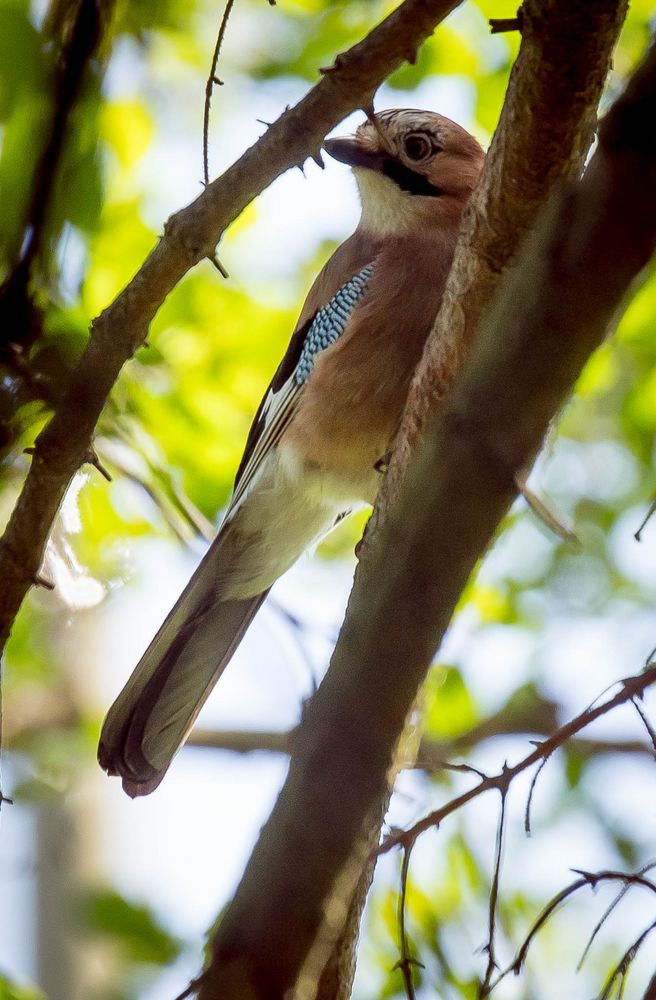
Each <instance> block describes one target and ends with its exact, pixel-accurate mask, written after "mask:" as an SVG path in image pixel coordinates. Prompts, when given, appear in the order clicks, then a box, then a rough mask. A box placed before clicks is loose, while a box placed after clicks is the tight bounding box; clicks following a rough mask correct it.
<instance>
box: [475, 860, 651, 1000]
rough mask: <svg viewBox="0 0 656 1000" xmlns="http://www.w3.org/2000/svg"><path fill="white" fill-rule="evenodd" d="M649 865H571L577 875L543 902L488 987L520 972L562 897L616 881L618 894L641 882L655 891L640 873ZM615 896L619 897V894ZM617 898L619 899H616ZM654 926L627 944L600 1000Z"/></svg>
mask: <svg viewBox="0 0 656 1000" xmlns="http://www.w3.org/2000/svg"><path fill="white" fill-rule="evenodd" d="M649 867H653V866H647V868H645V869H643V870H642V871H640V872H636V873H631V872H617V871H599V872H586V871H582V870H577V869H573V871H574V872H575V874H577V875H580V878H578V879H576V880H575V881H574V882H570V884H569V885H567V886H565V888H564V889H561V890H560V892H558V893H557V894H556V895H555V896H554V897H553V899H551V900H550V901H549V902H548V903H547V905H546V906H545V907H544V909H543V910H542V912H541V913H540V915H539V916H538V918H537V920H536V921H535V922H534V924H533V926H532V927H531V929H530V931H529V932H528V934H527V936H526V938H525V939H524V942H523V944H522V946H521V948H520V949H519V951H518V952H517V955H516V957H515V959H514V961H513V962H512V963H511V964H510V965H509V966H508V968H507V969H504V971H503V972H502V973H501V974H500V975H499V976H498V978H497V979H496V980H495V982H494V983H493V985H492V988H493V989H494V987H496V985H497V984H498V983H500V982H501V980H502V979H504V978H505V977H506V976H507V975H508V974H509V973H511V972H512V973H514V974H515V975H518V974H519V973H520V972H521V969H522V966H523V965H524V962H525V961H526V956H527V955H528V951H529V948H530V947H531V944H532V942H533V940H534V938H535V936H536V934H537V933H538V932H539V931H540V929H541V928H542V927H544V925H545V924H546V922H547V921H548V920H549V918H550V917H551V916H552V915H553V914H554V913H555V911H556V910H557V909H558V908H559V907H560V906H561V904H562V903H564V902H565V900H567V899H570V898H571V897H572V896H573V895H575V894H576V893H577V892H578V891H579V890H580V889H584V888H589V889H592V890H593V892H594V890H595V889H597V887H598V886H599V885H600V884H602V883H613V882H620V883H621V884H622V886H623V893H622V895H623V894H624V892H625V891H626V890H627V889H628V888H630V887H632V886H641V887H642V888H644V889H648V890H649V891H650V892H651V893H654V894H656V883H654V882H652V881H651V879H648V878H645V875H644V872H645V871H647V870H648V868H649ZM619 898H621V895H620V897H619ZM617 901H619V899H618V900H617ZM617 901H616V902H617ZM615 905H616V904H615ZM612 909H614V906H613V907H610V908H609V909H608V910H607V911H606V916H607V915H608V914H609V913H610V912H612ZM654 927H656V921H654V923H652V924H650V926H649V927H648V928H647V930H646V931H645V932H643V934H641V935H640V937H639V938H638V940H637V941H636V942H634V944H633V945H632V946H631V948H629V949H628V950H627V952H626V953H625V955H624V956H623V958H622V960H621V961H620V963H619V964H618V966H617V967H616V969H615V971H614V972H613V973H612V975H611V977H610V979H609V981H608V983H607V985H606V988H605V990H604V992H603V994H602V997H601V998H600V1000H604V998H605V997H608V996H609V992H608V990H609V988H610V987H612V984H613V982H614V981H615V980H616V979H617V977H618V975H620V974H625V973H626V970H627V968H628V965H629V963H630V961H632V959H633V958H634V957H635V954H636V952H637V950H638V948H639V947H640V945H641V944H642V943H643V941H644V939H645V937H646V936H647V934H649V933H650V932H651V930H653V929H654ZM596 930H597V928H595V932H596ZM586 951H587V949H586ZM620 970H621V972H620Z"/></svg>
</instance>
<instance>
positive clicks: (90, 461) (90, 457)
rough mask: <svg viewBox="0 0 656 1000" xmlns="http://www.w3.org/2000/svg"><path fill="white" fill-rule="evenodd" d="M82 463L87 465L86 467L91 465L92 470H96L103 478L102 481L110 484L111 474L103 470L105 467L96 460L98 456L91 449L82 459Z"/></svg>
mask: <svg viewBox="0 0 656 1000" xmlns="http://www.w3.org/2000/svg"><path fill="white" fill-rule="evenodd" d="M84 461H85V462H86V463H87V465H93V467H94V469H97V470H98V472H99V473H100V475H101V476H102V477H103V479H106V480H107V482H108V483H111V481H112V477H111V474H110V473H109V472H108V471H107V469H106V468H105V466H104V465H103V464H102V462H101V461H100V459H99V458H98V455H97V454H96V452H95V451H94V450H93V448H90V449H89V451H88V452H87V453H86V455H85V457H84Z"/></svg>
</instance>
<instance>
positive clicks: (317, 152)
mask: <svg viewBox="0 0 656 1000" xmlns="http://www.w3.org/2000/svg"><path fill="white" fill-rule="evenodd" d="M310 158H311V159H313V160H314V162H315V163H316V165H317V166H318V167H320V168H321V169H322V170H323V169H324V167H325V163H324V162H323V157H322V155H321V150H320V149H317V150H315V151H314V153H310Z"/></svg>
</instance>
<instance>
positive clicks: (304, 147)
mask: <svg viewBox="0 0 656 1000" xmlns="http://www.w3.org/2000/svg"><path fill="white" fill-rule="evenodd" d="M459 2H461V0H405V2H404V3H403V4H401V6H400V7H398V8H397V10H396V11H394V12H393V13H392V14H390V16H389V17H388V18H386V19H385V20H384V21H383V22H382V23H381V24H380V25H379V26H378V27H377V28H375V29H374V30H373V31H372V32H371V33H370V34H369V35H368V36H367V37H366V38H365V39H364V40H363V41H361V42H358V44H357V45H354V46H353V48H351V49H349V51H348V52H345V53H343V54H342V55H339V56H337V58H336V60H335V63H334V65H333V66H332V67H330V68H329V69H328V70H325V71H324V76H323V79H322V80H321V81H320V83H318V84H317V86H316V87H314V88H313V89H312V90H311V91H309V93H308V94H307V95H306V96H305V97H304V98H303V99H302V100H301V101H299V103H298V104H297V105H296V106H295V107H293V108H291V109H289V110H288V111H286V112H285V113H284V114H283V115H281V117H280V118H279V119H278V120H277V121H276V122H274V123H273V125H271V126H270V127H269V129H268V130H267V131H266V133H265V134H264V135H263V136H262V138H261V139H260V140H259V141H258V142H256V143H255V144H254V145H253V146H251V147H250V149H248V150H247V151H246V152H245V153H244V155H243V156H242V157H240V159H239V160H238V161H237V162H236V163H234V164H233V165H232V166H231V167H230V168H229V169H228V170H227V171H226V172H225V173H224V174H223V175H222V176H221V177H219V178H218V179H217V180H215V181H213V182H212V183H211V184H209V185H208V187H207V188H206V189H205V190H204V191H203V193H202V194H201V195H200V196H199V197H198V198H197V199H196V200H195V201H194V202H193V203H192V204H191V205H189V206H187V208H185V209H183V210H182V211H181V212H178V213H177V214H176V215H173V216H172V217H171V218H170V219H169V221H168V222H167V224H166V226H165V230H164V236H163V237H162V239H161V240H160V241H159V242H158V244H157V246H156V247H155V248H154V250H153V251H152V253H151V254H150V256H149V257H148V258H147V260H146V261H145V262H144V264H143V265H142V267H141V268H140V270H139V272H138V273H137V274H136V275H135V277H134V278H133V279H132V281H131V282H130V284H129V285H128V286H127V287H126V288H125V289H124V291H123V292H121V294H120V295H119V296H118V297H117V298H116V299H115V301H114V302H113V303H112V304H111V305H110V306H109V307H108V308H107V309H105V311H104V312H103V313H102V314H101V315H100V316H99V317H98V318H97V319H96V320H95V321H94V323H93V325H92V330H91V337H90V340H89V344H88V347H87V349H86V351H85V353H84V354H83V356H82V358H81V360H80V362H79V364H78V366H77V368H76V369H75V371H74V372H73V375H72V378H71V381H70V384H69V385H68V387H67V390H66V392H65V394H64V396H63V398H62V400H61V403H60V404H59V406H58V407H57V410H56V413H55V415H54V416H53V418H52V420H51V421H50V423H49V424H48V425H47V427H46V428H45V429H44V431H43V432H42V433H41V434H40V435H39V437H38V438H37V441H36V446H35V452H34V457H33V459H32V465H31V468H30V472H29V474H28V476H27V479H26V482H25V485H24V488H23V491H22V493H21V495H20V497H19V500H18V503H17V504H16V507H15V509H14V511H13V513H12V516H11V518H10V521H9V524H8V526H7V529H6V531H5V534H4V536H3V538H2V540H1V541H0V577H1V578H2V581H3V586H2V590H1V591H0V650H1V649H3V648H4V645H5V643H6V641H7V638H8V635H9V631H10V629H11V626H12V623H13V621H14V618H15V617H16V614H17V613H18V610H19V608H20V605H21V603H22V601H23V598H24V597H25V594H26V593H27V591H28V590H29V588H30V586H31V585H32V583H33V582H34V580H35V578H36V576H37V573H38V569H39V566H40V564H41V559H42V557H43V551H44V548H45V544H46V541H47V537H48V533H49V531H50V527H51V525H52V522H53V520H54V518H55V516H56V514H57V511H58V509H59V505H60V504H61V502H62V500H63V498H64V494H65V492H66V489H67V487H68V485H69V483H70V481H71V478H72V477H73V475H74V474H75V472H76V471H77V469H78V468H79V467H80V466H81V465H82V464H83V463H84V462H85V461H86V460H87V459H88V457H89V454H90V448H91V444H92V439H93V431H94V428H95V426H96V423H97V421H98V417H99V416H100V413H101V411H102V408H103V406H104V404H105V402H106V400H107V397H108V394H109V392H110V390H111V388H112V386H113V384H114V382H115V381H116V379H117V378H118V375H119V373H120V370H121V368H122V366H123V364H124V363H125V362H126V361H127V360H128V359H129V358H131V357H132V355H133V354H134V352H135V351H136V350H137V348H138V347H139V346H140V345H141V344H142V343H143V340H144V338H145V337H146V334H147V331H148V326H149V324H150V322H151V320H152V318H153V316H154V315H155V313H156V312H157V310H158V309H159V307H160V306H161V304H162V302H163V301H164V299H165V298H166V296H167V295H168V294H169V292H170V291H171V290H172V289H173V288H174V286H175V285H176V284H177V283H178V281H180V279H181V278H182V277H183V276H184V275H185V274H186V273H187V271H188V270H189V269H190V268H191V267H193V266H194V265H195V264H197V263H198V262H199V261H200V260H202V259H203V258H204V257H208V256H209V257H213V255H214V252H215V247H216V244H217V243H218V241H219V239H220V237H221V234H222V233H223V231H224V230H225V229H226V227H227V226H229V225H230V223H231V222H233V221H234V220H235V219H236V218H237V216H238V215H239V214H240V213H241V212H242V211H243V209H244V208H245V207H246V205H248V203H249V202H250V201H252V199H253V198H254V197H255V196H256V195H258V194H260V193H261V192H262V191H263V190H264V189H265V188H266V187H267V186H268V185H269V184H270V183H271V182H272V181H273V180H275V178H276V177H278V176H279V174H281V173H283V171H285V170H287V169H288V168H289V167H291V166H294V165H295V164H300V163H302V162H303V161H304V160H305V159H306V158H307V157H308V156H309V155H313V154H316V155H319V154H318V150H319V148H320V145H321V143H322V141H323V139H324V136H325V135H326V133H327V132H329V131H330V130H331V129H332V128H333V127H334V126H335V125H336V124H337V123H338V122H339V121H341V120H342V118H344V117H345V116H346V115H347V114H349V113H350V112H351V111H354V110H355V109H356V108H358V107H367V106H369V105H370V104H371V101H372V98H373V94H374V92H375V90H376V89H377V87H378V86H379V85H380V84H381V83H382V81H383V80H384V79H385V78H386V77H387V76H389V74H390V73H392V72H393V71H394V70H395V69H396V68H397V67H398V66H399V65H400V64H401V63H402V62H403V61H404V60H406V59H414V57H415V54H416V51H417V48H418V47H419V45H420V44H421V43H422V42H423V41H424V40H425V39H426V38H427V37H428V36H429V35H430V34H431V33H432V31H433V30H434V28H435V26H436V25H437V24H438V23H439V22H440V21H441V20H442V19H443V18H444V17H446V15H447V14H448V13H449V12H450V11H451V10H453V8H454V7H456V6H458V3H459Z"/></svg>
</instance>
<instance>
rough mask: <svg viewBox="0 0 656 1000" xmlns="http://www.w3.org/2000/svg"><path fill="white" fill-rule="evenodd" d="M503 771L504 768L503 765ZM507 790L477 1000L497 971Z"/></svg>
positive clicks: (503, 796) (485, 993)
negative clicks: (482, 976)
mask: <svg viewBox="0 0 656 1000" xmlns="http://www.w3.org/2000/svg"><path fill="white" fill-rule="evenodd" d="M504 770H506V766H505V765H504ZM507 792H508V790H507V788H500V789H499V793H500V795H501V808H500V810H499V822H498V824H497V837H496V845H495V849H494V871H493V875H492V886H491V888H490V899H489V903H488V937H487V944H486V946H485V950H486V951H487V967H486V969H485V977H484V979H483V982H482V983H481V985H480V989H479V991H478V996H479V1000H482V998H484V997H487V996H489V995H490V990H491V988H492V987H491V983H492V976H493V975H494V973H495V971H496V969H497V961H496V953H495V947H494V939H495V932H496V920H497V904H498V900H499V881H500V879H501V861H502V858H503V838H504V833H505V827H506V795H507Z"/></svg>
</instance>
